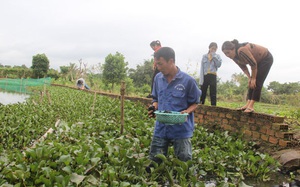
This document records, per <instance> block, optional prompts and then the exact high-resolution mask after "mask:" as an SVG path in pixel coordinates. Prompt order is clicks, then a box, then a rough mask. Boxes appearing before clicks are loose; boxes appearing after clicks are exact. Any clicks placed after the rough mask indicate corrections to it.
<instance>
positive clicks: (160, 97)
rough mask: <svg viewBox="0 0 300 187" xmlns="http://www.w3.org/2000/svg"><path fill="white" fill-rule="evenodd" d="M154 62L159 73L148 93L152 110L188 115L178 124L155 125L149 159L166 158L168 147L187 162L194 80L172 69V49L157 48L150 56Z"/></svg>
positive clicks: (195, 89) (195, 88)
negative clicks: (151, 99) (150, 96)
mask: <svg viewBox="0 0 300 187" xmlns="http://www.w3.org/2000/svg"><path fill="white" fill-rule="evenodd" d="M154 58H155V60H156V63H157V64H156V65H157V68H158V70H159V71H160V73H158V74H157V75H156V77H155V79H154V86H153V91H152V95H153V101H152V105H153V107H154V110H168V111H177V112H181V113H188V114H189V115H188V116H187V120H186V122H184V123H182V124H173V125H170V124H164V123H161V122H158V121H156V124H155V129H154V135H153V139H152V142H151V147H150V154H149V158H150V159H151V160H153V161H156V162H158V163H160V162H161V160H160V159H158V158H156V157H155V156H156V155H157V154H164V155H166V156H167V154H168V148H169V146H170V145H173V146H174V153H175V156H176V157H177V158H178V159H180V160H181V161H188V160H191V159H192V144H191V137H192V136H193V131H194V110H195V109H196V108H197V106H198V104H199V103H200V97H201V90H199V88H198V86H197V83H196V81H195V79H194V78H192V77H191V76H190V75H188V74H187V73H184V72H182V71H181V70H180V69H179V68H178V67H177V66H176V65H175V52H174V50H173V49H172V48H170V47H162V48H160V49H159V50H158V51H157V52H155V53H154ZM152 112H153V111H149V113H148V114H149V117H152Z"/></svg>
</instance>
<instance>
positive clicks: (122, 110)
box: [120, 81, 125, 134]
mask: <svg viewBox="0 0 300 187" xmlns="http://www.w3.org/2000/svg"><path fill="white" fill-rule="evenodd" d="M120 92H121V131H120V133H121V134H123V131H124V95H125V82H124V81H122V82H121V89H120Z"/></svg>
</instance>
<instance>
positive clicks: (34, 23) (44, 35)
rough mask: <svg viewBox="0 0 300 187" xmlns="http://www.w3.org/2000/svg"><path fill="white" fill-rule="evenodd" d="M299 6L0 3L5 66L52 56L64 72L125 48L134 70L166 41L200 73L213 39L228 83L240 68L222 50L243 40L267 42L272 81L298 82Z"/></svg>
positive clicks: (101, 0)
mask: <svg viewBox="0 0 300 187" xmlns="http://www.w3.org/2000/svg"><path fill="white" fill-rule="evenodd" d="M299 18H300V11H299V5H298V2H297V1H296V0H287V1H279V0H252V1H242V0H211V1H209V0H206V1H204V0H185V1H179V0H151V1H146V0H26V1H25V0H6V1H5V0H1V6H0V24H1V27H0V63H1V64H2V65H23V64H25V65H26V66H27V67H30V66H31V64H32V56H34V55H36V54H43V53H44V54H46V56H47V57H48V59H49V61H50V68H53V69H56V70H59V67H60V66H68V65H69V64H70V63H76V64H77V65H78V64H79V63H78V60H79V59H82V61H83V62H84V63H87V64H88V66H92V65H95V64H98V63H102V64H103V63H104V60H105V57H106V56H107V55H109V54H115V53H116V52H120V53H121V54H123V55H124V57H125V61H127V62H128V63H129V68H136V66H137V65H142V64H143V62H144V60H150V59H151V58H152V56H151V55H152V53H153V51H152V49H151V48H150V46H149V44H150V42H151V41H152V40H160V41H161V43H162V45H163V46H169V47H172V48H173V49H174V50H175V52H176V64H177V65H178V67H179V68H181V69H182V70H183V71H187V72H188V73H195V72H197V76H198V74H199V73H198V72H199V69H200V65H199V64H200V61H201V58H202V55H203V54H204V53H207V51H208V45H209V43H210V42H212V41H213V42H217V44H218V46H219V49H218V51H217V53H219V54H220V55H221V57H222V59H223V63H222V66H221V67H220V69H219V71H218V76H219V77H220V78H221V81H222V82H225V81H227V80H230V79H231V75H232V74H234V73H241V72H242V71H241V70H240V69H239V67H238V66H237V65H236V64H235V63H234V62H233V61H232V60H230V59H229V58H227V57H226V56H225V55H224V54H223V52H222V51H221V46H222V44H223V42H224V41H227V40H233V39H238V40H239V41H240V42H252V43H255V44H259V45H262V46H265V47H267V48H268V49H269V50H270V52H271V53H272V54H273V56H274V63H273V66H272V68H271V70H270V73H269V76H268V77H267V80H266V83H265V84H268V83H269V82H271V81H278V82H280V83H285V82H298V81H300V76H299V72H300V66H299V64H300V60H299V56H298V53H299V44H300V37H299V34H300V28H299Z"/></svg>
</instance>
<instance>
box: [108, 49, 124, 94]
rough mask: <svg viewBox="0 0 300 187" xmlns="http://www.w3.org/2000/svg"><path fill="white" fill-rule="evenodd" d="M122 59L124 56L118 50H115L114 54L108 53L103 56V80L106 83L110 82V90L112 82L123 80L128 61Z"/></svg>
mask: <svg viewBox="0 0 300 187" xmlns="http://www.w3.org/2000/svg"><path fill="white" fill-rule="evenodd" d="M124 60H125V57H124V56H123V55H122V54H121V53H119V52H116V54H115V55H112V54H109V55H108V56H107V57H106V58H105V63H104V64H103V82H104V83H105V84H106V85H108V84H111V89H112V90H113V89H114V84H118V83H120V82H121V81H122V80H125V77H126V71H127V67H126V66H127V65H128V63H127V62H125V61H124Z"/></svg>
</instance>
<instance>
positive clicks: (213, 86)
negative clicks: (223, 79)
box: [200, 74, 217, 106]
mask: <svg viewBox="0 0 300 187" xmlns="http://www.w3.org/2000/svg"><path fill="white" fill-rule="evenodd" d="M208 87H209V94H210V104H211V105H212V106H216V105H217V75H214V74H206V75H204V81H203V85H201V91H202V95H201V99H200V103H202V104H204V103H205V98H206V93H207V89H208Z"/></svg>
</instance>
